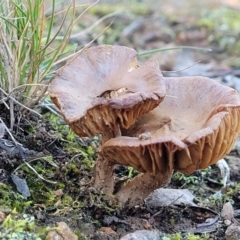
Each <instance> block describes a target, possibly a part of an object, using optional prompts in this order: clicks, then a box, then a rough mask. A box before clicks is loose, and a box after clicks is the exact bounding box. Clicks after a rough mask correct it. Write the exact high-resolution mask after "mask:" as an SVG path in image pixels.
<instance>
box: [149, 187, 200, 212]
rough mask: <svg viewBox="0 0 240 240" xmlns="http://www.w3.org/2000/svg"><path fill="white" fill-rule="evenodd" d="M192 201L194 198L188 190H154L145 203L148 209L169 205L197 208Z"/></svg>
mask: <svg viewBox="0 0 240 240" xmlns="http://www.w3.org/2000/svg"><path fill="white" fill-rule="evenodd" d="M193 199H194V196H193V195H192V193H191V192H190V191H189V190H188V189H165V188H160V189H157V190H155V191H154V192H153V193H152V194H151V195H150V196H149V197H147V198H146V200H145V201H146V205H147V206H148V207H150V208H151V207H152V208H155V207H162V206H169V205H184V206H197V205H196V204H195V203H194V202H193Z"/></svg>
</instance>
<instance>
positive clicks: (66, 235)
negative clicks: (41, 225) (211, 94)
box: [56, 222, 78, 240]
mask: <svg viewBox="0 0 240 240" xmlns="http://www.w3.org/2000/svg"><path fill="white" fill-rule="evenodd" d="M56 225H57V227H58V230H57V233H58V234H60V236H61V237H62V238H63V239H64V240H78V237H77V235H76V234H75V233H73V232H72V231H71V229H70V228H69V227H68V225H67V224H66V223H65V222H58V223H57V224H56Z"/></svg>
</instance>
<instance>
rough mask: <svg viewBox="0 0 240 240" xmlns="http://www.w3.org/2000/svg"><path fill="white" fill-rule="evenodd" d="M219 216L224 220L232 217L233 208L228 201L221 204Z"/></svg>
mask: <svg viewBox="0 0 240 240" xmlns="http://www.w3.org/2000/svg"><path fill="white" fill-rule="evenodd" d="M221 216H222V217H223V218H224V219H225V220H230V221H231V220H232V219H233V218H234V209H233V206H232V204H231V203H230V202H226V203H225V204H224V205H223V208H222V211H221Z"/></svg>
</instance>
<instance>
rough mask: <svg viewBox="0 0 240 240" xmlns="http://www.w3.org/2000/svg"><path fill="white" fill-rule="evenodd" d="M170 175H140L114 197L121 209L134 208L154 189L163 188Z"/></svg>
mask: <svg viewBox="0 0 240 240" xmlns="http://www.w3.org/2000/svg"><path fill="white" fill-rule="evenodd" d="M171 176H172V173H169V172H168V171H166V172H165V173H158V174H157V175H154V174H152V173H141V174H139V175H137V176H136V177H135V178H133V179H132V180H130V181H129V182H128V183H127V184H126V185H125V186H123V187H122V188H121V189H120V190H119V191H118V192H117V193H116V195H115V197H116V199H117V200H118V202H119V204H120V205H121V206H122V207H134V206H135V205H137V204H139V203H141V202H142V201H143V200H144V199H145V198H146V197H147V196H148V195H149V194H150V193H152V192H153V191H154V190H155V189H157V188H160V187H163V186H165V185H166V184H167V183H168V182H169V181H170V180H171Z"/></svg>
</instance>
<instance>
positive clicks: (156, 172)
mask: <svg viewBox="0 0 240 240" xmlns="http://www.w3.org/2000/svg"><path fill="white" fill-rule="evenodd" d="M164 82H165V86H166V92H167V94H168V95H171V96H172V97H166V98H165V99H164V101H163V102H162V103H161V104H160V105H159V107H157V108H155V109H154V110H152V111H151V112H149V113H147V114H145V115H143V116H141V117H139V118H138V119H137V121H136V123H135V124H134V125H132V126H131V127H130V128H128V129H126V130H123V131H122V136H118V137H115V138H112V139H110V140H108V141H106V142H105V143H104V144H103V145H102V147H101V150H100V155H102V156H104V157H105V158H107V159H111V160H113V161H115V163H116V164H122V165H126V166H132V167H134V168H135V169H136V170H138V171H139V172H140V174H139V175H138V176H137V177H135V178H133V179H132V180H130V181H129V182H127V183H126V184H125V185H124V186H123V187H122V188H120V189H119V190H118V191H117V193H116V195H115V196H116V198H117V199H118V200H119V202H120V203H121V204H123V205H128V206H133V205H135V204H137V203H139V201H141V200H143V199H144V198H145V197H147V196H148V195H149V194H150V193H151V192H152V191H153V190H155V189H156V188H159V187H162V186H164V185H165V184H166V182H167V181H168V180H170V178H171V175H172V173H173V170H178V171H180V172H182V173H185V174H190V173H192V172H193V171H194V170H196V169H203V168H206V167H207V166H209V165H212V164H214V163H216V162H217V161H218V160H220V159H222V158H223V157H224V156H225V155H226V154H228V153H229V152H230V151H231V148H232V146H233V144H234V142H235V140H236V138H237V136H238V134H239V133H240V121H239V120H240V119H239V118H240V98H239V95H238V94H237V92H236V91H235V90H234V89H232V88H229V87H226V86H223V85H220V84H219V83H217V82H215V81H213V80H211V79H208V78H204V77H182V78H177V77H176V78H164ZM152 181H155V183H153V182H152ZM140 183H141V184H142V185H141V184H140Z"/></svg>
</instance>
